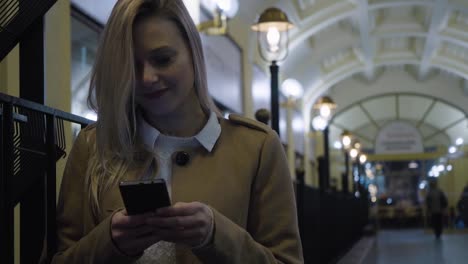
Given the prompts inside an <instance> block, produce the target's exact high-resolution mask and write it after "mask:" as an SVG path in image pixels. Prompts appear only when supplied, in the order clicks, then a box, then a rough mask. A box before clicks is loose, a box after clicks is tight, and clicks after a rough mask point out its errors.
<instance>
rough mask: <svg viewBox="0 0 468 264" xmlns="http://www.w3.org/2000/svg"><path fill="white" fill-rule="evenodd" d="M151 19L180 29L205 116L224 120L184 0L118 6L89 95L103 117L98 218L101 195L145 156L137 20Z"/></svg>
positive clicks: (94, 171)
mask: <svg viewBox="0 0 468 264" xmlns="http://www.w3.org/2000/svg"><path fill="white" fill-rule="evenodd" d="M148 16H161V17H164V18H167V19H169V20H171V21H173V22H174V23H175V24H176V25H177V26H178V28H179V30H180V33H181V34H182V36H183V38H184V39H185V40H186V42H187V46H188V48H189V50H190V51H191V54H192V61H193V71H194V76H195V80H194V88H195V91H196V94H197V96H198V100H199V102H200V105H201V107H202V109H203V111H204V112H205V113H209V112H210V111H215V112H216V113H217V114H218V115H219V114H220V112H219V110H218V109H217V107H216V106H215V104H214V102H213V100H212V99H211V97H210V96H209V94H208V87H207V78H206V67H205V62H204V56H203V49H202V44H201V40H200V35H199V33H198V31H197V29H196V27H195V25H194V23H193V20H192V18H191V17H190V15H189V13H188V11H187V9H186V8H185V5H184V3H183V2H182V0H119V1H117V3H116V5H115V6H114V8H113V10H112V13H111V15H110V17H109V20H108V22H107V25H106V27H105V29H104V31H103V34H102V39H101V42H100V44H99V47H98V50H97V55H96V61H95V64H94V68H93V71H92V75H91V85H90V89H89V94H88V104H89V105H90V106H91V107H92V108H93V109H94V110H95V111H96V112H97V113H98V116H99V119H98V121H97V123H96V146H95V148H94V157H93V158H92V159H91V160H90V164H88V172H87V186H88V189H89V191H90V196H91V197H90V198H91V201H92V207H93V210H95V213H97V212H99V206H98V204H99V197H100V194H102V193H103V192H105V191H106V190H108V189H109V188H110V187H112V186H113V185H115V184H116V183H117V182H118V181H119V180H120V179H121V178H122V175H123V174H124V173H125V172H126V171H127V169H128V167H129V166H130V164H131V163H132V162H133V161H134V160H135V157H136V155H139V154H138V153H139V150H138V147H137V145H138V140H137V138H136V137H137V124H136V107H137V106H136V103H135V84H136V69H135V65H134V61H135V58H134V45H133V28H134V24H135V21H136V20H137V19H140V18H145V17H148ZM93 96H95V98H93ZM140 152H141V151H140Z"/></svg>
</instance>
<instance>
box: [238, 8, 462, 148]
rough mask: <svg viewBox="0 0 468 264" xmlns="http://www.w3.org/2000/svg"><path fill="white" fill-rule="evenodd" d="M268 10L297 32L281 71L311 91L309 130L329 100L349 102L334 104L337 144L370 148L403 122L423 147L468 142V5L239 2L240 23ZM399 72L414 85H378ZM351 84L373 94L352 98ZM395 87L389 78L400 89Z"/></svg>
mask: <svg viewBox="0 0 468 264" xmlns="http://www.w3.org/2000/svg"><path fill="white" fill-rule="evenodd" d="M269 6H277V7H279V8H281V9H282V10H283V11H285V12H286V13H287V14H288V16H289V18H290V19H291V20H292V21H293V23H294V24H295V25H296V28H295V29H293V30H292V31H291V32H290V47H289V48H290V54H289V56H288V58H287V59H286V61H285V62H283V63H282V65H281V70H280V71H281V74H282V77H283V79H286V78H295V79H297V80H299V81H300V82H301V83H302V84H303V86H304V88H305V89H306V91H305V95H304V97H303V101H302V109H303V114H304V118H305V120H304V121H305V122H304V123H305V124H307V123H308V122H309V121H310V118H311V117H310V109H311V107H312V105H313V103H314V102H315V101H316V100H317V99H318V98H319V97H320V96H322V95H324V94H327V95H329V96H331V97H332V98H335V97H337V98H344V99H342V100H341V101H339V102H337V103H338V109H337V111H338V112H339V114H338V115H337V116H336V117H335V119H334V120H333V123H332V127H331V128H332V129H331V130H332V131H331V139H332V140H337V139H339V133H341V131H342V129H348V130H352V131H353V132H355V133H356V134H358V135H360V136H361V138H362V140H363V141H364V144H365V147H368V148H371V147H373V144H374V140H375V136H376V134H377V132H378V130H379V128H381V127H382V126H383V125H385V124H386V123H388V122H391V121H392V120H406V121H408V122H410V123H412V124H414V125H415V126H416V127H417V128H418V130H419V131H420V133H421V135H423V139H424V144H425V146H431V145H449V144H451V143H452V142H453V141H454V140H456V139H457V138H459V137H462V138H464V139H465V142H467V141H468V132H467V130H468V125H467V121H466V120H467V119H466V118H467V116H466V113H468V84H467V81H466V80H467V79H468V1H466V0H292V1H273V0H270V1H260V0H256V1H241V5H240V11H239V15H238V17H239V18H240V19H242V20H243V21H247V22H244V23H248V21H254V20H255V18H256V16H257V14H258V13H260V12H261V11H262V10H263V9H265V8H267V7H269ZM234 24H236V26H238V27H239V26H242V24H241V23H234ZM236 32H237V31H236ZM254 42H255V40H251V47H250V48H251V49H250V52H251V53H252V55H253V57H254V58H256V59H254V61H255V63H257V64H262V63H263V64H264V62H262V61H261V59H260V58H259V57H258V55H255V54H257V52H256V51H255V48H256V47H255V43H254ZM255 56H257V57H255ZM394 67H397V68H398V70H400V71H402V72H404V74H406V75H407V77H406V78H410V79H411V80H412V82H413V83H412V84H411V85H409V86H405V87H398V88H393V87H392V86H391V85H388V83H387V85H380V84H381V81H379V79H381V78H383V77H384V76H385V75H388V74H392V73H391V72H392V68H394ZM442 75H443V76H444V77H443V78H445V79H443V78H442V77H440V76H442ZM350 79H355V80H357V79H359V80H360V82H359V85H360V86H362V87H372V88H373V89H374V90H372V91H371V90H369V89H368V90H367V92H368V93H363V94H362V95H361V96H360V97H358V96H355V95H353V93H355V90H353V89H347V88H346V87H343V85H340V84H343V83H347V82H348V80H350ZM444 80H445V81H444ZM398 81H399V80H398V79H395V80H392V79H391V78H386V82H393V83H394V84H395V85H399V83H398ZM434 81H435V82H437V84H442V85H440V86H439V87H438V88H436V89H434V90H431V92H432V93H433V94H430V93H428V91H427V90H425V87H426V86H435V85H434V84H432V82H434ZM336 86H338V87H339V89H338V88H336ZM437 89H439V91H437ZM363 90H365V89H363ZM396 90H399V91H401V92H399V91H396ZM441 91H443V92H441ZM370 94H372V95H370ZM349 95H351V96H349ZM367 96H372V98H365V97H367ZM348 98H353V100H354V101H349V99H348ZM254 100H255V98H254ZM340 104H341V105H340ZM333 130H336V131H333ZM337 135H338V136H337Z"/></svg>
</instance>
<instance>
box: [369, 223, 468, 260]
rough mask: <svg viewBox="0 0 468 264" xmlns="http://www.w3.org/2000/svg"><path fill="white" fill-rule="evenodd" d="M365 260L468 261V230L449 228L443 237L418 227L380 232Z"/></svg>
mask: <svg viewBox="0 0 468 264" xmlns="http://www.w3.org/2000/svg"><path fill="white" fill-rule="evenodd" d="M375 241H376V244H375V247H374V248H373V249H372V250H371V251H370V254H371V255H370V256H371V257H370V258H367V260H366V262H365V264H396V263H401V264H419V263H421V264H423V263H424V264H467V263H468V233H466V232H464V233H462V232H450V231H448V232H446V233H445V234H443V235H442V238H441V239H440V240H436V239H435V238H434V235H433V234H431V233H429V232H425V231H424V230H422V229H418V230H391V231H389V230H384V231H382V230H381V231H380V232H378V235H377V238H376V240H375Z"/></svg>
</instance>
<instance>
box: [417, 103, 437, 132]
mask: <svg viewBox="0 0 468 264" xmlns="http://www.w3.org/2000/svg"><path fill="white" fill-rule="evenodd" d="M436 103H437V100H435V99H433V100H432V103H431V105H430V106H429V107H428V108H427V109H426V112H424V115H423V116H422V117H421V120H419V123H418V124H417V125H416V127H417V128H419V127H421V125H422V124H424V122H425V121H426V118H427V116H428V115H429V113H430V112H431V111H432V109H434V106H435V104H436Z"/></svg>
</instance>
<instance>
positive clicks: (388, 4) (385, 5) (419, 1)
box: [369, 0, 431, 10]
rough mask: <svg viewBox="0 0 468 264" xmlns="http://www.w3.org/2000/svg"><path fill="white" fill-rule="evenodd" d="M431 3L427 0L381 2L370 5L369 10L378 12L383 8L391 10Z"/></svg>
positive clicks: (389, 0)
mask: <svg viewBox="0 0 468 264" xmlns="http://www.w3.org/2000/svg"><path fill="white" fill-rule="evenodd" d="M430 4H431V2H428V1H426V0H388V1H379V2H377V3H373V4H370V5H369V10H376V9H381V8H391V7H398V6H428V5H430Z"/></svg>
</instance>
